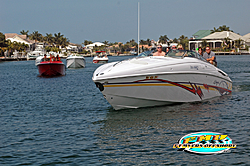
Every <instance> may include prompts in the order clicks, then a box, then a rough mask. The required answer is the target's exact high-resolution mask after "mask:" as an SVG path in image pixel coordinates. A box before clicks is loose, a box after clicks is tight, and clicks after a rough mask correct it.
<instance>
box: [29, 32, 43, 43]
mask: <svg viewBox="0 0 250 166" xmlns="http://www.w3.org/2000/svg"><path fill="white" fill-rule="evenodd" d="M42 38H43V36H42V34H41V33H39V32H38V31H34V32H33V33H32V34H31V35H30V39H31V40H35V42H37V41H41V40H42Z"/></svg>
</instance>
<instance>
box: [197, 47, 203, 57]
mask: <svg viewBox="0 0 250 166" xmlns="http://www.w3.org/2000/svg"><path fill="white" fill-rule="evenodd" d="M198 53H199V54H200V55H201V56H203V50H202V48H201V47H199V48H198Z"/></svg>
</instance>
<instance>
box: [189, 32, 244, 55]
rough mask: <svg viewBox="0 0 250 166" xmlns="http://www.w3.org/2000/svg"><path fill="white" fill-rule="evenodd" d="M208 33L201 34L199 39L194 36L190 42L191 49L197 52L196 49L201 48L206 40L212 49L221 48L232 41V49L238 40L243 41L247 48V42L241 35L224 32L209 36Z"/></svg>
mask: <svg viewBox="0 0 250 166" xmlns="http://www.w3.org/2000/svg"><path fill="white" fill-rule="evenodd" d="M208 31H210V30H208ZM208 31H206V33H204V34H201V35H200V36H199V37H197V38H195V36H194V37H193V39H191V40H190V41H189V49H190V50H195V49H196V48H198V47H201V46H202V42H203V41H204V40H206V42H207V43H208V45H209V46H210V47H211V48H212V49H216V48H221V47H222V46H223V45H224V44H226V43H225V40H229V41H230V47H231V48H232V46H233V45H234V42H235V41H236V40H242V45H243V48H244V47H245V40H244V38H243V36H241V35H239V34H236V33H234V32H231V31H222V32H214V33H212V34H208V35H207V33H208ZM198 32H199V31H198ZM195 34H197V33H195Z"/></svg>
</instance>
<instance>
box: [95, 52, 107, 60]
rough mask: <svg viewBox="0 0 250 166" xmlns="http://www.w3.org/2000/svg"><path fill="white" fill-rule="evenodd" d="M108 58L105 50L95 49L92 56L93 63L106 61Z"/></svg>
mask: <svg viewBox="0 0 250 166" xmlns="http://www.w3.org/2000/svg"><path fill="white" fill-rule="evenodd" d="M108 60H109V58H108V56H107V54H106V51H96V56H95V57H94V58H93V63H107V62H108Z"/></svg>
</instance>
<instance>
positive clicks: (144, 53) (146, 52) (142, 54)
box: [138, 50, 154, 57]
mask: <svg viewBox="0 0 250 166" xmlns="http://www.w3.org/2000/svg"><path fill="white" fill-rule="evenodd" d="M153 53H154V50H152V51H145V52H142V53H140V54H139V55H138V57H143V56H152V55H153Z"/></svg>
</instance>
